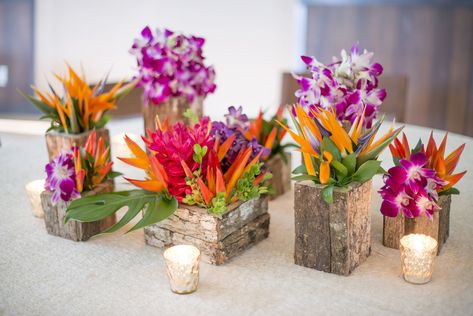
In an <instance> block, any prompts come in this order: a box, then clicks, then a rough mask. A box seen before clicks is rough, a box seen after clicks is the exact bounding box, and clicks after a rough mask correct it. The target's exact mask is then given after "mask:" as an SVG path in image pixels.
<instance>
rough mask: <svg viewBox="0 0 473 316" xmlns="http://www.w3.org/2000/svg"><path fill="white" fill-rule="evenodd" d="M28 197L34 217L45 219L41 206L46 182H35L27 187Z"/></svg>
mask: <svg viewBox="0 0 473 316" xmlns="http://www.w3.org/2000/svg"><path fill="white" fill-rule="evenodd" d="M25 190H26V195H27V196H28V200H29V201H30V204H31V209H32V211H33V215H34V216H36V217H38V218H43V217H44V212H43V207H42V205H41V192H43V191H44V180H34V181H31V182H29V183H27V184H26V185H25Z"/></svg>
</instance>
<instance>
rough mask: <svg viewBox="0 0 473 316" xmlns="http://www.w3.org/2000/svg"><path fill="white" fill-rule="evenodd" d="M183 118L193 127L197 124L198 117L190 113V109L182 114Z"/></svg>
mask: <svg viewBox="0 0 473 316" xmlns="http://www.w3.org/2000/svg"><path fill="white" fill-rule="evenodd" d="M183 116H184V117H185V118H187V119H188V120H189V121H190V122H191V123H192V124H194V125H195V124H197V123H199V117H198V116H197V114H195V113H194V111H192V109H191V108H188V109H187V110H186V111H185V112H184V114H183Z"/></svg>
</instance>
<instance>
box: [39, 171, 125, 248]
mask: <svg viewBox="0 0 473 316" xmlns="http://www.w3.org/2000/svg"><path fill="white" fill-rule="evenodd" d="M113 189H114V185H113V181H111V180H109V181H107V182H104V183H102V184H100V185H98V186H97V187H96V188H95V189H94V190H92V191H89V192H83V193H82V194H83V195H84V196H90V195H95V194H98V193H109V192H113ZM51 195H52V194H51V192H49V191H43V193H41V204H42V206H43V211H44V224H45V226H46V231H47V232H48V234H50V235H55V236H59V237H62V238H65V239H70V240H73V241H85V240H87V239H89V238H90V237H92V236H94V235H97V234H99V233H100V232H101V231H103V230H105V229H107V228H109V227H110V226H112V225H113V224H115V222H116V219H115V214H114V215H112V216H109V217H107V218H105V219H103V220H100V221H95V222H90V223H83V222H78V221H69V222H68V223H67V224H64V217H65V215H66V209H67V206H68V205H69V204H68V203H64V202H62V201H60V202H59V203H58V204H56V205H52V203H51Z"/></svg>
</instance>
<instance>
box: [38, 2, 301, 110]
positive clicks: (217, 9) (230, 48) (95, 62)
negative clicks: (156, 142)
mask: <svg viewBox="0 0 473 316" xmlns="http://www.w3.org/2000/svg"><path fill="white" fill-rule="evenodd" d="M298 15H300V5H298V1H297V0H236V1H222V0H198V1H197V0H174V1H170V0H169V1H164V0H155V1H152V0H101V1H98V0H81V1H77V0H56V1H55V0H36V27H35V35H36V49H35V78H36V83H37V84H38V85H40V86H41V87H44V85H45V83H46V77H48V78H51V76H50V72H51V71H55V72H63V71H64V69H65V66H64V61H68V62H69V63H71V64H72V66H75V67H79V66H80V64H81V63H82V65H83V67H84V70H85V73H86V75H87V79H88V80H90V81H94V80H98V79H100V78H101V76H102V75H103V74H105V73H106V72H107V71H108V70H109V69H111V74H110V78H111V79H112V80H118V79H121V78H123V77H125V78H130V77H131V76H132V75H133V72H134V65H135V60H134V59H133V57H132V56H131V55H129V53H128V49H129V48H130V46H131V44H132V41H133V38H134V37H136V36H137V35H138V34H139V32H140V30H141V29H142V28H143V27H144V26H145V25H147V24H149V25H151V26H165V27H168V28H170V29H172V30H176V31H182V32H185V33H192V34H196V35H200V36H203V37H205V38H206V40H207V42H206V45H205V55H206V56H207V59H208V62H209V63H211V64H213V65H214V66H215V68H216V72H217V85H218V87H217V91H216V93H215V94H214V95H210V96H209V97H208V98H207V100H206V103H205V107H206V109H205V112H206V114H209V115H211V116H212V117H213V118H218V117H220V116H221V115H223V113H224V112H225V110H226V108H227V106H229V105H243V106H244V107H245V110H246V111H247V112H248V114H251V115H254V114H256V113H257V111H258V109H259V107H271V106H276V105H277V103H278V102H279V98H280V74H281V72H282V71H285V70H291V69H293V68H294V67H295V66H296V65H297V64H298V58H297V53H298V50H299V49H300V47H301V46H300V44H299V43H298V42H299V40H300V37H299V38H298V35H297V33H298V31H299V30H300V27H298V26H297V25H299V26H300V23H303V20H302V19H299V18H297V16H298Z"/></svg>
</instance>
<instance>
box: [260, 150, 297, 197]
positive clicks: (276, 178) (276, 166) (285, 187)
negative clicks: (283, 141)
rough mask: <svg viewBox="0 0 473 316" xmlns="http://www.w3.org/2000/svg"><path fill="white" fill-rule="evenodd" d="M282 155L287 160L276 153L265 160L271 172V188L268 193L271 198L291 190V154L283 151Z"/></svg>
mask: <svg viewBox="0 0 473 316" xmlns="http://www.w3.org/2000/svg"><path fill="white" fill-rule="evenodd" d="M284 155H285V156H286V160H287V162H284V160H283V159H282V158H281V156H280V155H276V156H274V157H272V158H271V159H269V160H268V161H267V162H266V165H267V166H268V169H269V170H270V171H271V173H272V174H273V177H272V178H271V180H270V181H271V184H272V190H273V193H272V194H271V195H270V199H271V200H274V199H275V198H277V197H278V196H280V195H283V194H284V193H285V192H287V191H289V190H291V154H290V153H285V154H284Z"/></svg>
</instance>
